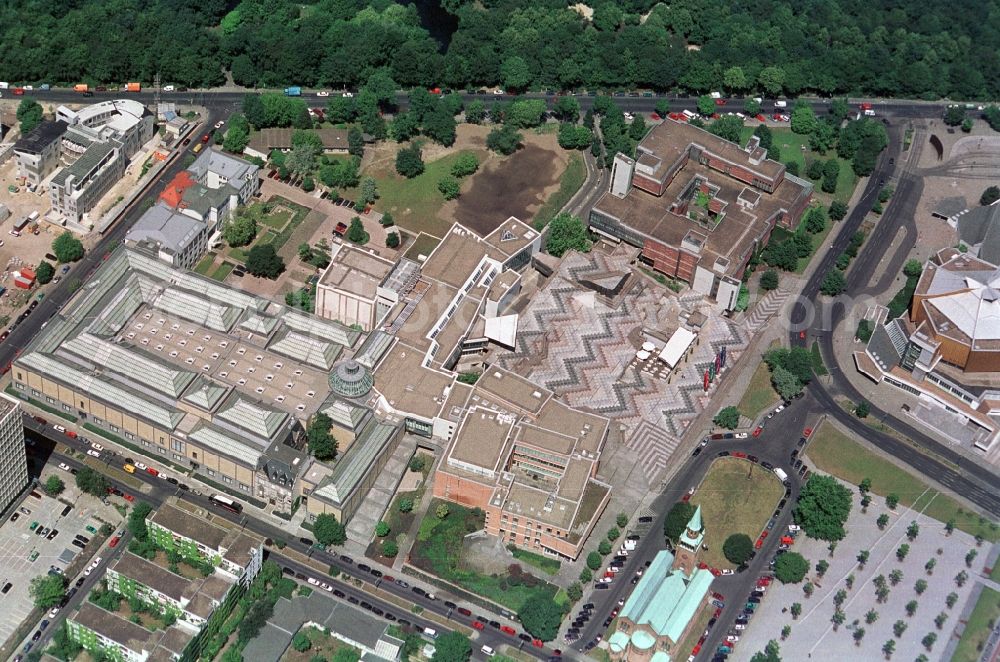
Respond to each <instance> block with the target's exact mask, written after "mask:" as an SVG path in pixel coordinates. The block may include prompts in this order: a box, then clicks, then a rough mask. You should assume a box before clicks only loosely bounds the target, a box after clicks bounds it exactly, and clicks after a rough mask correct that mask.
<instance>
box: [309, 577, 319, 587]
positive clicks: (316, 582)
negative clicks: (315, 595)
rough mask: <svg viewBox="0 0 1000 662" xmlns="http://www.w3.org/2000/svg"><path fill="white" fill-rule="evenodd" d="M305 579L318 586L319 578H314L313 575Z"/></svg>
mask: <svg viewBox="0 0 1000 662" xmlns="http://www.w3.org/2000/svg"><path fill="white" fill-rule="evenodd" d="M306 581H307V582H309V583H310V584H312V585H313V586H319V580H318V579H316V578H315V577H309V578H308V579H306Z"/></svg>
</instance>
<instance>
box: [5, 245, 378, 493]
mask: <svg viewBox="0 0 1000 662" xmlns="http://www.w3.org/2000/svg"><path fill="white" fill-rule="evenodd" d="M359 336H360V334H359V333H358V332H357V331H354V330H352V329H349V328H347V327H344V326H342V325H339V324H336V323H333V322H328V321H326V320H322V319H320V318H318V317H315V316H312V315H308V314H305V313H302V312H301V311H298V310H293V309H290V308H288V307H286V306H283V305H280V304H277V303H275V302H272V301H268V300H267V299H263V298H261V297H256V296H253V295H250V294H247V293H245V292H242V291H240V290H236V289H232V288H229V287H226V286H225V285H222V284H220V283H217V282H215V281H212V280H211V279H208V278H205V277H202V276H199V275H198V274H195V273H192V272H188V271H184V270H181V269H176V268H173V267H171V266H169V265H167V264H164V263H163V262H161V261H160V260H158V259H157V257H156V256H155V255H153V254H150V253H148V252H145V251H138V250H132V249H129V248H125V249H123V250H117V251H114V252H113V253H112V254H111V256H110V257H109V258H108V259H107V260H106V261H104V262H102V263H101V266H100V267H99V269H98V271H97V272H95V273H94V274H93V276H91V277H90V279H89V280H88V287H87V288H84V289H82V290H80V292H78V293H77V295H76V296H75V297H74V298H73V299H71V300H70V302H69V303H68V304H67V305H66V306H64V307H63V309H62V310H61V311H60V313H59V314H58V315H57V316H55V317H54V318H52V319H51V320H50V321H49V323H48V325H47V326H46V328H45V329H43V330H42V331H41V332H40V333H39V334H37V335H36V337H35V338H34V339H33V340H32V342H31V343H30V344H29V345H28V346H27V347H25V348H24V350H23V351H22V353H21V355H20V356H19V357H18V358H17V359H16V360H15V364H14V366H13V367H12V369H11V375H12V378H13V388H14V390H15V391H16V392H17V393H18V394H21V395H23V397H25V398H33V399H35V400H38V401H41V402H44V403H46V404H47V405H48V406H52V407H57V408H60V409H61V410H63V411H66V412H72V415H74V416H76V417H77V418H78V419H79V420H80V422H81V424H82V425H85V426H86V427H88V428H89V429H91V430H92V431H94V432H95V433H98V434H103V435H105V436H108V437H109V438H112V439H113V440H114V439H121V440H123V441H124V442H125V443H128V444H132V445H134V446H137V447H140V448H141V449H142V451H143V452H145V453H147V454H150V455H154V456H159V457H163V458H164V459H168V460H171V461H173V462H176V463H179V464H183V465H184V466H189V467H191V468H192V469H194V470H195V471H198V472H199V473H201V474H203V475H205V476H206V477H207V478H209V479H210V480H213V481H215V482H218V483H221V484H222V485H224V486H225V487H226V488H227V489H231V490H234V491H236V492H237V493H241V494H246V495H247V496H252V497H255V498H257V499H260V500H263V501H266V502H269V503H271V504H272V505H276V506H280V507H281V508H283V509H284V510H285V511H286V512H287V511H288V510H290V507H291V502H292V499H293V497H294V490H295V481H296V479H297V477H298V476H299V475H300V474H301V472H302V470H303V468H304V464H305V463H304V462H303V460H304V459H305V457H306V453H305V452H304V447H305V438H304V431H303V427H302V426H303V423H304V422H305V421H306V420H308V418H309V417H310V416H312V415H313V414H314V413H315V412H316V411H317V410H318V409H319V408H320V407H321V406H322V405H323V404H324V403H325V402H326V400H327V396H328V395H329V394H330V393H331V386H330V379H329V375H330V372H331V370H333V368H334V367H335V366H336V365H337V362H338V359H339V357H340V356H341V354H342V353H344V352H346V351H350V348H352V347H353V346H354V345H355V344H356V342H357V340H358V338H359Z"/></svg>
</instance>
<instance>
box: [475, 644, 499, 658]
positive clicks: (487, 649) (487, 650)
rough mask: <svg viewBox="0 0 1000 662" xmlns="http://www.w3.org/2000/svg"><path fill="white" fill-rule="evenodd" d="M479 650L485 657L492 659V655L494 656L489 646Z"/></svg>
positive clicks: (494, 653)
mask: <svg viewBox="0 0 1000 662" xmlns="http://www.w3.org/2000/svg"><path fill="white" fill-rule="evenodd" d="M479 650H480V652H481V653H482V654H483V655H485V656H486V657H493V656H494V655H496V652H495V651H494V650H493V649H492V648H490V647H489V646H483V647H482V648H480V649H479Z"/></svg>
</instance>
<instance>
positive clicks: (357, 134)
mask: <svg viewBox="0 0 1000 662" xmlns="http://www.w3.org/2000/svg"><path fill="white" fill-rule="evenodd" d="M347 153H348V154H350V155H351V156H356V157H358V158H361V157H362V156H364V154H365V135H364V134H363V133H362V132H361V129H359V128H358V127H356V126H352V127H351V128H350V129H348V130H347Z"/></svg>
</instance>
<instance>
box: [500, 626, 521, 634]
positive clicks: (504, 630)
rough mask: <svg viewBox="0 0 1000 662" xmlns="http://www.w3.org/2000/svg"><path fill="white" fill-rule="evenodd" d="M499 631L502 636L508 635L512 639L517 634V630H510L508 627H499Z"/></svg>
mask: <svg viewBox="0 0 1000 662" xmlns="http://www.w3.org/2000/svg"><path fill="white" fill-rule="evenodd" d="M500 631H501V632H503V633H504V634H509V635H510V636H512V637H513V636H515V635H516V634H517V630H515V629H514V628H512V627H511V626H509V625H501V626H500Z"/></svg>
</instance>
